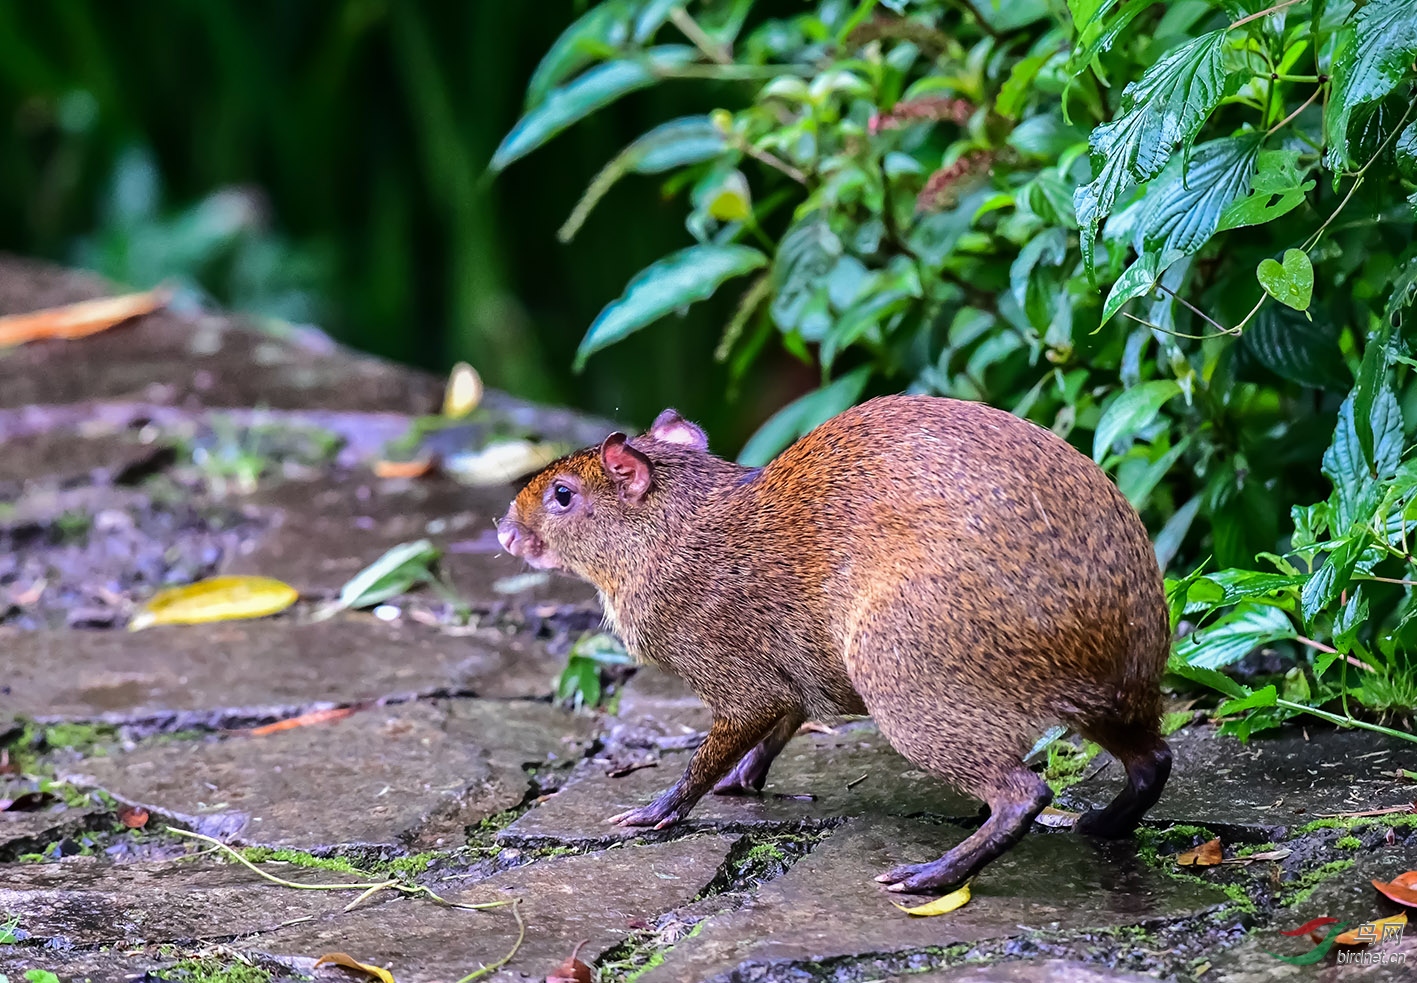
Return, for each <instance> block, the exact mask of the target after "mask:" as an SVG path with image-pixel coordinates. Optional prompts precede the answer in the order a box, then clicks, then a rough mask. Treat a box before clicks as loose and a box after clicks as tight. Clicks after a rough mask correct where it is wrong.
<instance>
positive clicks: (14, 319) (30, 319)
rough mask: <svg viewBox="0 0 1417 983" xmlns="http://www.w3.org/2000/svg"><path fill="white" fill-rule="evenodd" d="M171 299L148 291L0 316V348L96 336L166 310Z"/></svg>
mask: <svg viewBox="0 0 1417 983" xmlns="http://www.w3.org/2000/svg"><path fill="white" fill-rule="evenodd" d="M170 297H171V295H170V294H169V293H168V292H167V291H166V290H145V291H143V292H142V293H137V294H122V295H121V296H118V297H103V298H100V299H99V300H85V301H80V302H79V303H77V304H65V305H64V306H62V307H49V308H45V309H44V310H42V311H34V312H33V313H30V314H11V315H9V316H7V317H0V348H6V347H9V346H10V345H22V344H24V343H25V342H27V341H40V340H45V339H65V340H68V339H73V338H82V337H84V336H85V335H91V334H97V333H98V332H100V331H106V330H107V329H109V328H111V327H114V326H116V325H119V324H122V323H123V322H124V321H127V320H129V319H130V318H135V317H141V316H142V315H144V314H151V313H152V312H153V311H156V310H158V309H160V308H161V307H163V306H164V305H165V304H166V303H167V301H168V300H169V299H170Z"/></svg>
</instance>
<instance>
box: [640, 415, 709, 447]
mask: <svg viewBox="0 0 1417 983" xmlns="http://www.w3.org/2000/svg"><path fill="white" fill-rule="evenodd" d="M649 436H650V437H652V438H653V439H655V440H657V441H659V442H660V443H664V444H679V445H680V446H681V447H688V448H691V449H693V450H696V451H706V450H708V434H706V433H704V431H703V428H702V427H700V426H699V425H698V424H696V423H690V422H689V421H688V420H686V419H684V418H683V417H682V416H680V415H679V411H678V410H665V411H664V412H663V413H661V414H659V416H657V417H655V418H654V423H653V424H651V425H650V428H649Z"/></svg>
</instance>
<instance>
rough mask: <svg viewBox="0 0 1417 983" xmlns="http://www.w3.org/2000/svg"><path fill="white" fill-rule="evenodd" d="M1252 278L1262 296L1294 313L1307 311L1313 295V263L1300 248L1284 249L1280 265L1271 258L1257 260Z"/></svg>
mask: <svg viewBox="0 0 1417 983" xmlns="http://www.w3.org/2000/svg"><path fill="white" fill-rule="evenodd" d="M1255 277H1256V278H1257V279H1258V280H1259V281H1260V286H1262V287H1264V290H1265V293H1267V294H1269V295H1270V296H1271V297H1273V298H1274V299H1275V300H1277V301H1279V302H1280V303H1281V304H1283V305H1285V306H1286V307H1292V308H1294V309H1295V310H1296V311H1306V310H1308V309H1309V301H1311V300H1312V299H1313V296H1314V264H1313V263H1311V262H1309V254H1308V253H1306V252H1304V251H1303V250H1302V249H1286V250H1284V262H1283V263H1279V262H1277V261H1275V260H1272V259H1265V260H1261V261H1260V265H1259V268H1258V269H1257V270H1255Z"/></svg>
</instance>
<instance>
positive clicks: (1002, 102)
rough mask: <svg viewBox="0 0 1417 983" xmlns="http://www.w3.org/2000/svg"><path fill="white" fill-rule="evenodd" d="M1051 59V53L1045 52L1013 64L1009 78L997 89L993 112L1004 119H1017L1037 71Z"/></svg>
mask: <svg viewBox="0 0 1417 983" xmlns="http://www.w3.org/2000/svg"><path fill="white" fill-rule="evenodd" d="M1052 57H1053V52H1051V51H1045V52H1043V53H1042V54H1037V55H1030V56H1029V57H1027V58H1020V59H1019V60H1018V61H1017V62H1015V63H1014V67H1013V69H1012V70H1011V71H1010V72H1009V77H1008V78H1007V79H1005V80H1004V84H1003V85H1002V86H1000V87H999V97H998V98H997V99H996V100H994V110H995V112H997V113H998V114H999V115H1000V116H1003V117H1004V118H1005V119H1017V118H1018V114H1019V111H1020V110H1022V109H1023V106H1024V103H1025V102H1026V101H1027V100H1028V97H1029V95H1030V94H1031V93H1032V92H1033V80H1034V78H1035V77H1036V76H1037V75H1038V70H1039V69H1040V68H1042V67H1043V66H1044V65H1045V64H1047V63H1048V59H1050V58H1052Z"/></svg>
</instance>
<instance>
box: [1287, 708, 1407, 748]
mask: <svg viewBox="0 0 1417 983" xmlns="http://www.w3.org/2000/svg"><path fill="white" fill-rule="evenodd" d="M1274 702H1275V704H1276V705H1278V706H1282V707H1284V708H1285V709H1286V710H1295V711H1298V712H1299V713H1311V714H1313V715H1314V716H1315V717H1321V718H1323V719H1324V720H1327V721H1328V722H1329V723H1333V724H1337V725H1338V726H1340V727H1361V728H1362V729H1363V730H1371V731H1375V732H1376V733H1379V734H1386V735H1388V736H1389V737H1400V738H1402V739H1403V740H1404V741H1412V742H1413V743H1417V734H1404V733H1403V732H1402V731H1400V730H1393V729H1392V728H1391V727H1383V726H1381V725H1379V724H1370V723H1368V722H1367V721H1366V720H1354V719H1353V718H1352V717H1340V716H1339V715H1338V714H1336V713H1329V712H1328V711H1327V710H1320V709H1319V708H1318V707H1310V706H1305V705H1304V704H1302V703H1295V702H1294V701H1293V700H1285V699H1277V700H1275V701H1274Z"/></svg>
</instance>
